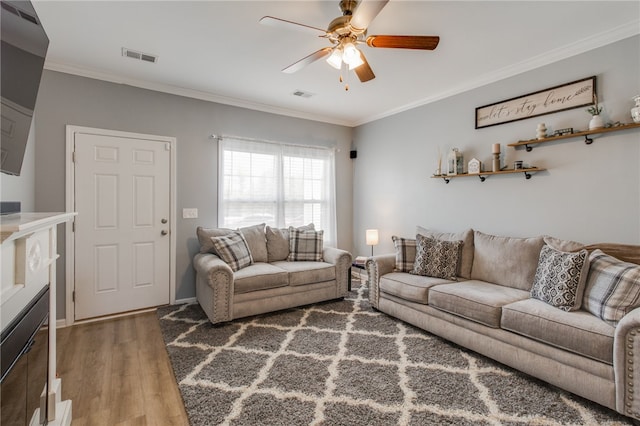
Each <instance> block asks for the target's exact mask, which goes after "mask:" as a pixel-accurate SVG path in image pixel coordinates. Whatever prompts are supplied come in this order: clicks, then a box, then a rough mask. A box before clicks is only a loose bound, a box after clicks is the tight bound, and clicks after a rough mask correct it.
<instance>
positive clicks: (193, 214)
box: [182, 209, 198, 219]
mask: <svg viewBox="0 0 640 426" xmlns="http://www.w3.org/2000/svg"><path fill="white" fill-rule="evenodd" d="M182 218H183V219H197V218H198V209H182Z"/></svg>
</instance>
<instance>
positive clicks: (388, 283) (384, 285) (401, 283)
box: [379, 272, 451, 305]
mask: <svg viewBox="0 0 640 426" xmlns="http://www.w3.org/2000/svg"><path fill="white" fill-rule="evenodd" d="M450 282H451V280H444V279H442V278H433V277H424V276H421V275H411V274H408V273H406V272H391V273H390V274H385V275H383V276H381V277H380V284H379V288H380V291H382V292H383V293H387V294H390V295H392V296H396V297H399V298H401V299H404V300H409V301H411V302H417V303H422V304H424V305H426V304H427V303H428V302H429V289H430V288H431V287H433V286H434V285H438V284H447V283H450Z"/></svg>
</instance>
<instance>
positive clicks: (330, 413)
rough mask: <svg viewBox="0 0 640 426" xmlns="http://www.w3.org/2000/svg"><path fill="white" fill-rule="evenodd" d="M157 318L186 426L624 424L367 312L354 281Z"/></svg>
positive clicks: (188, 308)
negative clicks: (310, 294) (311, 293)
mask: <svg viewBox="0 0 640 426" xmlns="http://www.w3.org/2000/svg"><path fill="white" fill-rule="evenodd" d="M354 284H356V283H354ZM158 318H159V321H160V327H161V329H162V334H163V337H164V341H165V344H166V347H167V352H168V354H169V358H170V360H171V364H172V366H173V371H174V373H175V377H176V380H177V381H178V386H179V388H180V393H181V394H182V399H183V401H184V404H185V408H186V411H187V414H188V416H189V421H190V423H191V425H192V426H201V425H269V426H272V425H283V426H284V425H286V426H292V425H345V426H346V425H349V426H358V425H363V426H365V425H366V426H371V425H409V426H418V425H509V426H511V425H527V424H533V425H622V424H632V423H631V421H630V419H627V418H625V417H623V416H620V415H618V414H617V413H615V412H614V411H611V410H609V409H606V408H604V407H601V406H599V405H597V404H594V403H592V402H589V401H587V400H585V399H582V398H580V397H577V396H575V395H571V394H569V393H567V392H564V391H562V390H559V389H558V388H555V387H552V386H550V385H548V384H546V383H544V382H541V381H539V380H536V379H534V378H531V377H530V376H527V375H524V374H521V373H519V372H517V371H515V370H513V369H510V368H508V367H505V366H503V365H502V364H498V363H496V362H494V361H492V360H490V359H488V358H485V357H483V356H481V355H478V354H476V353H474V352H471V351H468V350H465V349H463V348H461V347H459V346H456V345H454V344H452V343H449V342H447V341H445V340H443V339H441V338H439V337H437V336H434V335H432V334H429V333H427V332H425V331H423V330H420V329H418V328H416V327H413V326H411V325H409V324H406V323H404V322H402V321H399V320H396V319H394V318H391V317H389V316H387V315H385V314H383V313H381V312H378V311H375V310H373V309H372V308H371V305H370V304H369V302H368V294H367V288H366V286H359V287H358V286H356V285H354V287H353V290H352V291H351V292H350V293H349V295H348V297H347V298H345V299H344V300H337V301H331V302H326V303H319V304H314V305H309V306H304V307H301V308H296V309H288V310H285V311H280V312H275V313H271V314H265V315H260V316H255V317H249V318H245V319H239V320H235V321H232V322H229V323H225V324H222V325H215V326H214V325H212V324H211V323H210V322H209V320H208V319H207V317H206V315H205V314H204V312H203V311H202V309H201V308H200V306H199V305H198V304H197V303H195V304H187V305H174V306H168V307H164V308H160V309H158Z"/></svg>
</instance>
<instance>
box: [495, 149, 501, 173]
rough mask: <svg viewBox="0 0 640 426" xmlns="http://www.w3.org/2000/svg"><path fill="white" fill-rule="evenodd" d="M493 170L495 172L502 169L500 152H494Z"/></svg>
mask: <svg viewBox="0 0 640 426" xmlns="http://www.w3.org/2000/svg"><path fill="white" fill-rule="evenodd" d="M493 171H494V172H499V171H500V153H499V152H494V153H493Z"/></svg>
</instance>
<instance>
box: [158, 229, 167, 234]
mask: <svg viewBox="0 0 640 426" xmlns="http://www.w3.org/2000/svg"><path fill="white" fill-rule="evenodd" d="M168 233H169V232H167V230H166V229H163V230H162V231H160V235H167V234H168Z"/></svg>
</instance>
